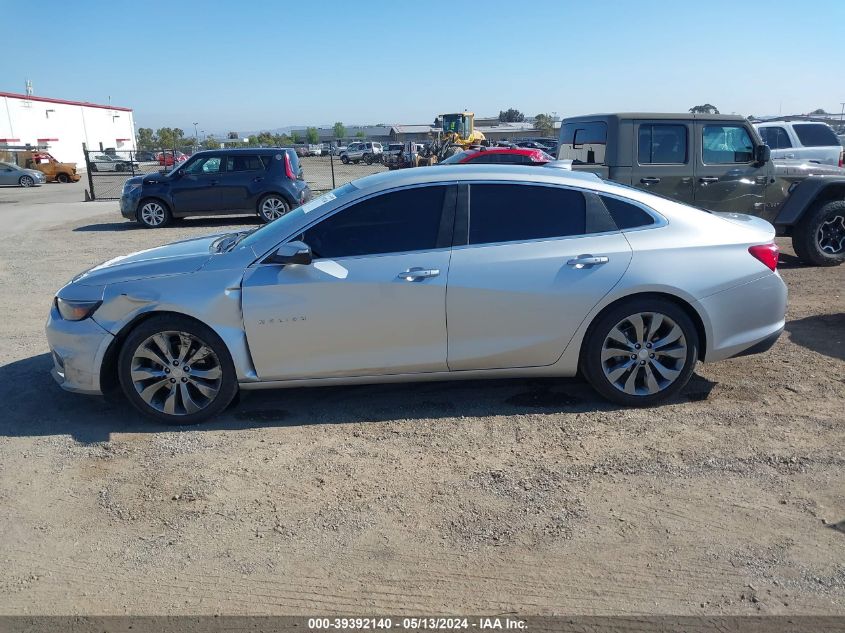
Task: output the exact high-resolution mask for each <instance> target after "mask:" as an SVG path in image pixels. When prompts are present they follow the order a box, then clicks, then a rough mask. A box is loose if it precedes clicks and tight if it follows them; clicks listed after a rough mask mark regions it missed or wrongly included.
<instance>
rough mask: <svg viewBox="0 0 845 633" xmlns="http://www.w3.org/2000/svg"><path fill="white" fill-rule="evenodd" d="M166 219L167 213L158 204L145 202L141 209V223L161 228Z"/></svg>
mask: <svg viewBox="0 0 845 633" xmlns="http://www.w3.org/2000/svg"><path fill="white" fill-rule="evenodd" d="M166 218H167V213H166V212H165V210H164V207H163V206H161V205H160V204H159V203H158V202H147V203H146V204H145V205H144V206H142V207H141V221H142V222H143V223H144V224H146V225H147V226H161V225H162V224H164V221H165V219H166Z"/></svg>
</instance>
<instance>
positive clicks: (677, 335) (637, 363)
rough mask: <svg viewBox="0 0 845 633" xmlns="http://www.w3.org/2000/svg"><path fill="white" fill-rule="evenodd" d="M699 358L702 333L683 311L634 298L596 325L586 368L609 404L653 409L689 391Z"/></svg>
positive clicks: (584, 358) (588, 342)
mask: <svg viewBox="0 0 845 633" xmlns="http://www.w3.org/2000/svg"><path fill="white" fill-rule="evenodd" d="M697 358H698V333H697V331H696V329H695V325H694V324H693V322H692V320H691V319H690V318H689V316H687V314H686V312H684V310H683V309H682V308H680V307H679V306H677V305H676V304H674V303H672V302H671V301H668V300H665V299H659V298H653V299H646V298H643V299H632V300H629V301H624V302H622V303H620V304H619V305H617V306H615V307H613V308H612V309H610V310H608V311H607V312H605V313H604V314H603V315H601V316H600V317H599V318H598V320H597V321H596V322H595V323H594V324H593V325H592V326H591V327H590V330H589V332H588V334H587V339H586V341H585V343H584V346H583V348H582V358H581V369H582V372H583V374H584V377H585V378H586V379H587V380H588V381H589V382H590V384H591V385H592V386H593V388H594V389H595V390H596V391H597V392H599V394H601V395H602V396H604V397H605V398H606V399H607V400H610V401H611V402H615V403H617V404H621V405H625V406H648V405H651V404H655V403H657V402H660V401H661V400H666V399H667V398H670V397H672V396H673V395H675V394H676V393H678V392H679V391H680V390H681V389H683V388H684V386H685V385H686V384H687V382H689V379H690V377H691V376H692V372H693V370H694V369H695V362H696V359H697Z"/></svg>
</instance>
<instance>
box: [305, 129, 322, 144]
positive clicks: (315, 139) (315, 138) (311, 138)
mask: <svg viewBox="0 0 845 633" xmlns="http://www.w3.org/2000/svg"><path fill="white" fill-rule="evenodd" d="M305 135H306V136H307V137H308V142H309V143H311V144H312V145H316V144H317V143H319V142H320V133H319V132H318V131H317V128H315V127H309V128H308V129H307V130H305Z"/></svg>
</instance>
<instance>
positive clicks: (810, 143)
mask: <svg viewBox="0 0 845 633" xmlns="http://www.w3.org/2000/svg"><path fill="white" fill-rule="evenodd" d="M792 129H793V130H795V134H796V135H797V136H798V140H799V141H801V145H803V146H805V147H827V146H830V145H839V139H837V138H836V134H834V133H833V130H831V129H830V128H829V127H828V126H826V125H824V124H823V123H807V124H805V125H794V126H793V127H792Z"/></svg>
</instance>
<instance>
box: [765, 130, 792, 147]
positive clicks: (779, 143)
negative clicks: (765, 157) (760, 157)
mask: <svg viewBox="0 0 845 633" xmlns="http://www.w3.org/2000/svg"><path fill="white" fill-rule="evenodd" d="M760 137H761V138H762V139H763V142H764V143H765V144H766V145H768V146H769V147H770V148H771V149H789V148H790V147H792V142H791V141H790V140H789V135H788V134H787V133H786V130H785V129H783V128H782V127H761V128H760Z"/></svg>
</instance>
